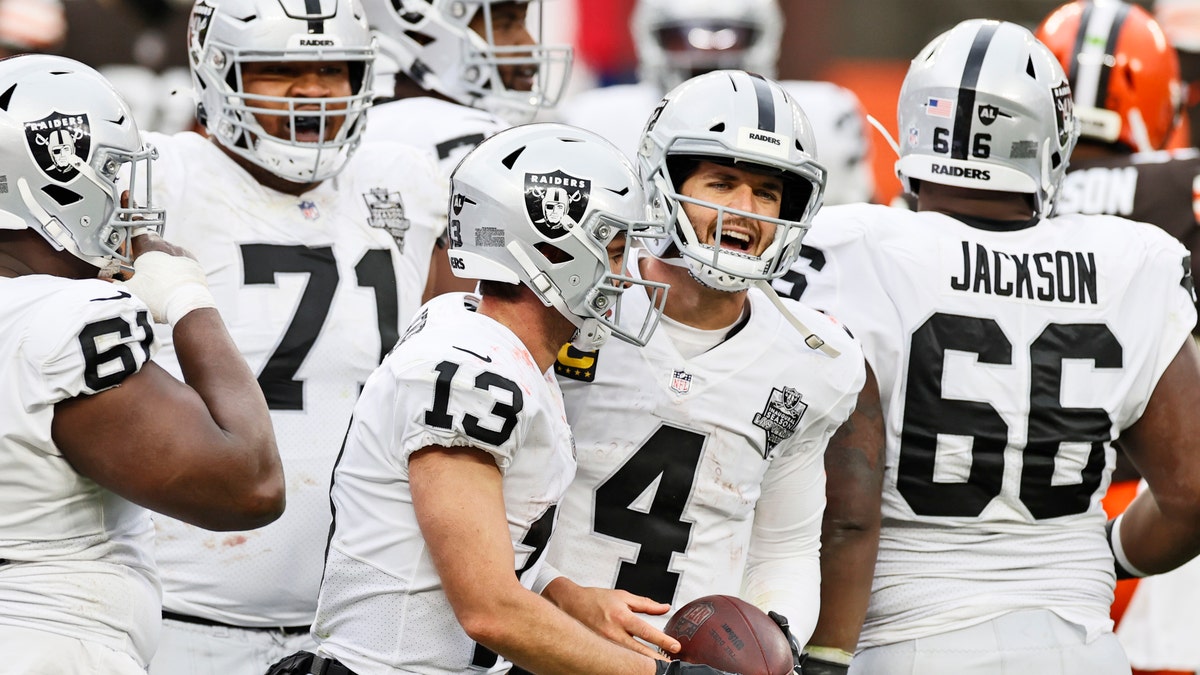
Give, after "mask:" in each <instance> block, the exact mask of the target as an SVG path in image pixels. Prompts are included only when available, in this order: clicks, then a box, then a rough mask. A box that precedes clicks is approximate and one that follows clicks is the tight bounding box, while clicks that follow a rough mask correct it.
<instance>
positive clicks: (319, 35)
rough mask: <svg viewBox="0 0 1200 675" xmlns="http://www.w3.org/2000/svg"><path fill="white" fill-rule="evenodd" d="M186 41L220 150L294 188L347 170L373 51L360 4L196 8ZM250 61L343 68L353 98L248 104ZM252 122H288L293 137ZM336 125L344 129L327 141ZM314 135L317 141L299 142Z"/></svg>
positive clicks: (224, 1)
mask: <svg viewBox="0 0 1200 675" xmlns="http://www.w3.org/2000/svg"><path fill="white" fill-rule="evenodd" d="M187 42H188V59H189V65H190V66H191V71H192V83H193V86H194V88H195V90H196V95H197V98H198V101H197V109H196V111H197V118H198V119H200V120H201V122H202V123H203V124H204V127H205V129H206V130H207V131H208V134H209V135H210V136H212V137H213V138H215V139H216V140H217V141H218V142H219V143H220V144H221V145H222V146H223V147H225V148H227V149H228V150H230V151H231V152H233V153H235V154H237V155H238V156H240V157H243V158H245V159H247V160H249V161H250V162H253V163H254V164H256V165H258V166H260V167H262V168H264V169H266V170H267V171H270V172H271V173H273V174H275V175H276V176H279V177H280V178H282V179H284V180H287V181H291V182H293V183H316V182H320V181H323V180H325V179H327V178H329V177H331V176H333V175H335V174H337V172H338V171H341V169H342V167H343V166H344V165H345V163H346V160H347V159H349V157H350V154H351V153H352V152H353V151H354V148H355V147H356V146H357V145H358V141H359V137H360V136H361V135H362V131H363V127H364V124H365V123H366V116H365V115H364V114H363V113H364V112H365V111H366V109H367V107H368V106H369V105H370V103H371V88H370V83H371V68H372V65H373V63H374V60H375V43H374V39H373V38H372V36H371V32H370V30H369V29H368V28H367V22H366V19H365V17H364V16H363V10H362V7H361V6H360V5H359V3H358V0H220V1H219V2H218V1H217V0H197V2H196V4H195V5H194V6H193V7H192V15H191V19H190V21H189V24H188V37H187ZM253 61H258V62H280V63H282V62H312V61H334V62H346V63H347V64H348V66H349V68H350V90H351V94H350V95H349V96H337V97H327V98H308V97H300V96H262V95H254V96H248V95H247V94H246V91H245V89H244V88H243V84H242V65H243V64H245V63H249V62H253ZM256 116H261V117H263V118H268V117H279V116H284V117H286V118H287V125H286V126H287V130H288V132H289V135H288V137H278V136H273V135H271V134H269V133H267V132H266V131H265V130H264V129H263V126H262V125H261V124H260V122H259V120H258V119H257V117H256ZM336 118H342V119H343V121H342V126H341V128H340V129H339V130H338V132H337V134H336V135H334V136H333V137H332V138H327V137H328V136H329V134H328V133H326V130H327V128H328V127H329V125H331V124H332V123H333V120H334V119H336ZM314 131H315V132H316V133H317V136H318V138H319V139H321V140H318V141H316V142H308V141H303V140H299V139H298V136H299V135H300V134H306V133H309V132H314Z"/></svg>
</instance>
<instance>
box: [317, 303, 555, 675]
mask: <svg viewBox="0 0 1200 675" xmlns="http://www.w3.org/2000/svg"><path fill="white" fill-rule="evenodd" d="M477 302H478V298H476V297H475V296H469V295H466V294H462V293H449V294H445V295H442V296H439V297H437V298H434V299H433V300H431V301H430V302H429V304H427V305H426V306H425V307H424V308H423V309H422V310H421V313H420V314H419V315H418V316H417V318H416V319H415V320H414V321H413V323H412V325H410V326H409V328H408V331H407V332H406V333H405V336H404V338H403V340H402V341H401V343H400V345H399V346H397V347H396V349H395V350H394V351H393V352H392V353H391V354H389V355H388V357H387V359H386V360H384V362H383V365H382V366H380V368H379V370H377V371H376V372H375V374H373V375H372V376H371V378H370V379H369V380H368V381H367V385H366V387H364V389H363V393H362V396H361V398H360V399H359V402H358V405H357V406H356V407H355V409H354V422H353V424H352V425H351V428H350V433H349V435H348V436H347V438H346V446H345V450H344V451H343V452H342V456H341V458H340V459H339V460H338V464H337V468H336V470H335V472H334V479H333V490H332V493H331V498H332V500H333V506H334V513H335V525H334V529H333V532H332V535H331V537H330V542H329V553H328V561H327V563H326V569H325V579H324V581H323V582H322V585H321V602H320V607H319V609H318V611H317V621H316V623H315V624H314V626H313V635H315V636H316V637H317V639H318V640H319V641H320V643H321V652H322V653H323V654H326V655H330V656H334V657H336V658H337V659H339V660H340V661H341V662H342V663H344V664H345V665H346V666H348V667H350V668H351V669H352V670H354V671H355V672H357V673H359V674H360V675H382V674H385V673H445V674H447V675H449V674H450V673H454V674H456V675H458V674H461V673H474V672H485V671H486V670H487V669H488V668H489V667H490V666H492V665H494V664H495V663H496V660H497V659H496V655H495V654H494V653H493V652H490V651H487V650H486V649H484V648H482V647H479V646H478V645H476V643H475V642H473V641H472V640H471V639H470V638H469V637H468V636H467V634H466V632H465V631H464V630H463V629H462V627H461V626H460V625H459V624H458V621H457V620H456V619H455V616H454V611H453V609H452V608H451V607H450V603H449V601H448V600H447V599H446V595H445V592H444V591H443V590H442V586H441V581H440V580H439V578H438V576H437V570H436V569H435V568H434V566H433V560H432V559H431V558H430V556H429V552H428V550H427V548H426V546H425V543H424V541H423V540H422V538H421V532H420V529H419V527H418V525H417V520H416V514H415V512H414V511H413V507H412V496H411V493H410V492H409V486H408V475H407V474H408V457H409V455H411V454H412V453H413V452H416V451H417V450H420V449H422V448H425V447H428V446H431V445H441V446H448V447H453V446H471V447H474V448H478V449H480V450H483V451H486V452H488V453H490V454H491V455H493V457H494V458H495V460H496V465H497V466H498V467H499V468H500V471H501V473H502V474H503V489H504V504H505V508H506V511H507V512H508V523H509V531H510V533H511V535H512V543H513V548H514V550H515V553H516V559H515V564H516V570H515V572H516V574H517V577H518V578H519V579H520V581H521V584H522V585H524V586H525V587H526V588H531V587H532V585H533V581H534V579H535V577H536V576H537V574H538V572H539V570H540V568H541V565H542V564H543V561H542V553H543V552H544V550H545V545H546V540H547V539H548V538H549V537H550V532H551V530H552V529H553V527H554V519H555V505H556V504H557V503H558V501H559V499H560V498H561V496H562V493H563V491H564V490H565V489H566V487H567V484H568V483H570V481H571V478H572V477H573V476H574V473H575V456H574V454H575V453H574V447H573V442H572V440H571V430H570V429H569V428H568V427H567V421H566V417H565V413H564V412H563V403H562V392H561V391H559V388H558V384H557V382H555V380H554V376H553V375H552V374H550V373H549V372H546V373H543V372H539V371H538V369H537V367H536V365H535V364H534V362H533V357H532V356H531V355H530V353H529V351H528V350H527V349H526V347H525V345H524V344H523V343H522V342H521V341H520V340H519V339H518V338H517V336H516V335H514V334H513V333H512V332H511V331H509V330H508V329H507V328H505V327H504V326H503V325H501V324H499V323H497V322H496V321H494V320H492V319H490V318H488V317H485V316H481V315H479V314H476V313H475V312H474V311H473V310H474V305H475V303H477ZM464 499H469V495H464Z"/></svg>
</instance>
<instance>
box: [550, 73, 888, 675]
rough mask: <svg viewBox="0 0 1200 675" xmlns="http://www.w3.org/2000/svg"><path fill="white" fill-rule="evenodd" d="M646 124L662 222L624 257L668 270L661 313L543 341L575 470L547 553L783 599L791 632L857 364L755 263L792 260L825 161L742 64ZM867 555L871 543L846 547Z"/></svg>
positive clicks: (636, 265)
mask: <svg viewBox="0 0 1200 675" xmlns="http://www.w3.org/2000/svg"><path fill="white" fill-rule="evenodd" d="M646 128H647V130H646V133H645V136H644V138H643V140H642V144H641V147H642V148H643V151H642V153H641V154H640V155H639V170H640V175H641V178H642V181H643V182H644V185H645V188H646V190H647V196H648V198H649V200H650V203H651V204H652V205H653V206H654V208H655V209H656V210H657V213H658V214H659V215H661V217H663V218H664V219H665V220H666V221H667V222H668V225H669V227H668V229H669V230H670V232H671V236H670V237H667V238H664V239H662V240H658V241H651V242H650V244H649V246H648V247H647V248H643V249H639V250H638V251H637V255H635V256H634V257H633V258H631V259H630V260H629V261H628V264H627V266H628V274H629V275H630V276H631V277H634V278H641V279H646V280H650V281H654V282H657V283H663V284H669V286H670V294H669V295H668V299H667V304H666V308H665V311H664V315H663V321H662V324H663V325H662V326H661V327H660V328H659V330H658V332H656V333H655V334H654V335H653V337H652V338H651V340H650V342H649V344H647V345H646V347H645V348H644V349H641V350H638V349H634V348H632V347H628V346H627V345H624V344H620V343H612V344H609V345H606V346H605V347H603V348H602V349H600V350H599V351H598V352H596V351H591V352H587V351H581V350H578V349H576V348H575V347H565V348H564V349H563V350H562V352H561V353H560V355H559V359H558V362H557V364H556V366H555V369H556V372H557V373H558V375H559V383H560V386H561V387H562V389H563V394H564V397H565V399H566V402H567V419H568V421H569V422H570V423H571V427H572V429H573V430H574V431H575V436H576V444H577V447H578V453H579V470H578V472H577V475H576V478H575V480H574V482H573V483H572V484H571V486H570V487H569V488H568V489H567V494H566V497H565V498H564V500H563V505H562V507H561V515H560V524H559V528H558V530H557V532H556V534H555V538H554V539H553V540H552V541H551V543H550V548H549V550H548V552H547V557H548V559H549V561H550V563H551V564H552V565H554V566H555V567H557V568H558V569H559V570H560V571H562V573H563V574H565V575H566V577H568V578H570V579H571V580H574V581H577V582H579V583H580V584H583V585H585V586H603V587H609V588H617V589H622V590H626V591H629V592H631V593H635V594H638V595H645V596H648V597H651V598H653V599H655V600H657V601H659V602H663V603H668V604H670V605H672V606H674V607H680V606H682V605H684V604H686V603H688V602H690V601H692V600H694V599H696V598H698V597H700V596H704V595H709V594H712V593H722V594H730V595H738V596H740V597H743V598H744V599H746V600H748V601H750V602H752V603H754V604H756V605H758V606H759V607H761V608H762V609H763V610H764V611H776V612H778V613H780V614H782V615H783V616H785V617H786V618H787V619H788V620H789V622H790V625H791V628H792V631H793V632H794V636H795V637H796V638H797V639H798V640H799V643H800V644H801V645H803V644H805V641H806V640H807V638H808V637H809V635H810V634H811V633H812V632H813V627H814V624H815V623H816V621H817V612H818V607H819V605H820V592H821V590H820V580H821V574H820V562H819V558H818V551H819V549H820V546H821V527H822V513H823V508H824V505H825V472H824V465H823V460H824V456H825V449H826V446H827V444H830V443H831V441H830V438H831V436H833V434H834V432H835V431H836V430H838V428H839V426H841V425H842V424H843V422H845V421H846V420H847V418H848V417H849V416H850V415H851V412H852V411H853V410H854V408H855V405H856V398H857V397H858V395H859V392H860V390H862V389H863V388H864V382H865V380H866V379H867V375H866V372H865V369H864V364H863V358H862V353H861V350H860V349H859V346H858V344H857V342H855V341H854V339H853V338H852V337H851V336H850V335H848V334H847V333H846V332H845V331H844V330H843V329H842V328H841V327H839V326H838V325H836V324H835V323H833V322H831V321H830V320H829V319H828V318H826V317H824V316H822V315H821V314H819V313H817V312H815V311H813V310H811V309H809V308H807V307H804V306H802V305H800V304H799V303H795V302H792V301H779V300H778V298H775V296H774V294H773V292H771V291H770V287H769V286H767V282H768V281H769V280H770V279H771V278H774V277H777V276H778V275H780V274H782V273H784V272H786V271H787V269H788V266H789V265H790V264H791V263H792V261H794V260H795V259H796V256H797V255H798V253H799V250H800V242H801V237H802V235H803V233H804V231H805V229H807V227H808V223H809V220H810V219H811V218H812V215H813V213H814V212H815V211H816V210H817V208H818V207H819V206H820V203H821V194H822V189H823V187H824V184H825V170H824V169H823V168H822V167H821V166H820V165H819V164H818V163H817V162H816V159H815V157H814V154H813V150H812V149H813V147H814V139H813V135H812V134H813V132H812V128H811V127H810V126H809V123H808V120H807V118H806V117H805V115H804V113H803V111H801V110H800V108H799V107H798V106H797V105H796V103H795V100H794V99H793V98H792V97H791V96H790V95H789V94H788V93H787V91H786V90H785V89H784V88H783V87H781V86H780V85H779V84H778V83H776V82H774V81H772V80H769V79H767V78H764V77H762V76H760V75H756V74H752V73H747V72H745V71H740V70H718V71H713V72H710V73H707V74H705V75H700V76H698V77H695V78H692V79H690V80H688V81H686V82H685V83H683V84H682V85H680V86H678V87H676V88H675V89H673V90H672V91H671V92H669V93H668V94H667V95H666V97H664V98H663V99H662V101H661V103H660V104H659V106H658V108H657V109H656V110H655V111H654V114H653V115H652V116H651V117H650V120H649V122H648V124H647V127H646ZM764 287H765V288H764ZM772 298H775V300H774V301H773V300H772ZM625 300H626V302H627V303H628V304H630V305H635V304H637V303H640V304H645V303H646V302H648V299H647V298H646V297H644V294H638V293H636V292H634V293H629V294H627V295H626V298H625ZM776 302H780V303H782V304H778V305H777V304H775V303H776ZM798 325H799V326H801V327H803V326H807V327H808V328H801V330H799V331H798V330H797V326H798ZM873 390H874V386H873V384H872V385H871V386H870V387H869V388H868V392H867V393H866V394H864V397H863V401H864V402H863V403H862V404H861V406H862V409H861V410H860V411H859V413H857V415H858V416H859V418H858V420H856V422H857V424H858V426H859V429H860V433H866V432H865V430H866V429H867V428H869V427H871V426H872V425H874V428H875V429H876V433H875V435H874V438H875V441H876V443H877V447H875V448H868V449H867V450H868V451H871V450H873V451H874V452H876V453H881V452H882V449H881V447H882V419H881V418H880V417H879V416H878V414H877V413H878V409H879V402H878V397H877V396H875V397H874V401H873V403H872V402H871V401H869V400H868V399H870V398H871V396H872V394H871V392H872V391H873ZM872 411H874V416H873V419H870V420H867V419H866V418H869V417H871V416H872ZM845 440H846V439H844V438H839V440H838V441H836V442H834V444H835V445H836V444H839V443H843V442H845ZM832 454H837V453H836V451H835V452H834V453H832ZM871 489H872V490H873V494H874V501H873V504H874V505H875V508H874V515H873V519H872V517H871V516H868V517H867V518H866V520H867V522H868V523H870V522H874V524H875V526H876V527H877V526H878V518H879V510H878V498H879V494H880V488H879V483H878V481H877V480H876V481H874V482H873V483H872V488H871ZM873 561H874V545H873V544H872V545H871V546H870V550H869V555H867V556H865V560H864V561H862V562H864V563H866V564H867V565H868V566H869V565H870V563H872V562H873ZM870 578H871V575H870V570H869V569H868V570H867V571H866V574H865V577H864V580H863V581H862V583H863V584H864V587H863V588H862V589H861V596H862V601H861V603H860V604H861V606H862V607H863V608H864V611H865V604H866V597H867V592H868V590H869V583H870ZM558 583H559V582H557V581H556V582H553V583H551V584H550V585H549V586H547V588H546V589H545V594H546V595H547V596H548V597H551V598H552V599H553V600H554V601H555V603H556V604H560V606H570V605H571V604H572V603H573V602H574V599H573V597H572V593H571V592H572V591H573V590H574V585H573V584H564V586H562V587H559V586H558ZM650 620H651V621H652V622H654V623H656V624H658V625H662V624H663V622H664V621H665V618H663V617H651V618H650ZM859 623H861V618H860V619H859ZM805 670H806V672H807V666H806V667H805Z"/></svg>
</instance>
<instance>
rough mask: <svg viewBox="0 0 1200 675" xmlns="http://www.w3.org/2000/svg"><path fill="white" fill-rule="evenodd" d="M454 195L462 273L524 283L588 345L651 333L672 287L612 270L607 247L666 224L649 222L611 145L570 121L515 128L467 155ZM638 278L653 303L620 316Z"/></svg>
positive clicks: (456, 263)
mask: <svg viewBox="0 0 1200 675" xmlns="http://www.w3.org/2000/svg"><path fill="white" fill-rule="evenodd" d="M450 195H451V196H450V230H449V234H450V251H449V256H450V268H451V269H452V270H454V273H455V274H456V275H457V276H460V277H463V278H467V279H485V280H492V281H502V282H505V283H510V284H518V283H523V284H525V285H526V286H528V287H529V288H531V289H532V290H533V292H534V293H535V294H537V296H538V298H540V299H541V301H542V302H543V303H545V304H546V305H547V306H553V307H554V308H556V309H557V310H558V311H559V312H560V313H562V315H563V316H565V317H567V319H569V320H570V321H571V322H572V323H573V324H575V325H576V326H578V327H579V330H578V331H577V332H576V335H575V339H574V343H575V346H576V347H578V348H579V349H582V350H585V351H594V350H595V349H597V348H599V346H600V345H601V344H603V343H604V341H605V340H606V339H607V338H608V337H609V335H610V334H612V335H616V336H617V337H618V338H621V339H622V340H625V341H626V342H630V343H633V344H636V345H644V344H645V343H646V340H648V339H649V337H650V334H651V333H652V332H653V331H654V328H655V326H657V325H658V320H659V318H660V317H661V315H662V308H663V305H664V303H665V302H666V297H667V286H666V284H659V283H654V282H650V281H644V280H641V279H635V278H633V277H630V276H627V275H626V274H624V273H623V272H622V273H619V274H618V273H614V272H613V271H612V270H611V269H610V266H609V257H608V251H607V249H606V247H607V246H608V245H609V243H611V242H612V240H613V238H614V237H616V236H617V235H618V234H620V233H626V234H627V235H628V236H626V238H625V252H626V255H628V252H629V245H630V243H631V242H632V240H633V239H634V238H635V237H664V236H665V232H664V231H663V227H662V224H661V223H654V222H651V221H649V220H647V217H646V216H647V209H646V200H645V197H644V195H643V193H642V190H641V187H640V185H639V182H638V178H637V174H636V173H635V172H634V170H633V167H632V166H631V165H630V163H629V161H628V160H627V159H625V157H624V156H623V155H622V154H621V151H619V150H617V149H616V147H614V146H613V145H612V144H611V143H609V142H608V141H606V140H604V139H602V138H601V137H600V136H597V135H596V134H593V133H592V132H590V131H584V130H583V129H579V128H576V127H571V126H567V125H565V124H556V123H542V124H526V125H522V126H517V127H513V128H511V129H507V130H505V131H502V132H500V133H498V134H496V135H494V136H492V137H491V138H488V139H487V140H485V141H483V142H482V143H480V144H479V145H478V146H476V148H475V149H473V150H472V151H471V152H470V153H469V154H467V156H466V157H464V158H463V160H462V162H460V163H459V165H458V167H457V168H456V169H455V170H454V173H453V174H452V175H451V176H450ZM562 206H565V209H564V208H561V207H562ZM631 286H639V287H641V288H644V289H645V290H646V292H647V293H648V294H649V296H650V303H649V308H648V310H647V312H646V314H645V315H644V316H641V317H638V319H637V320H634V321H628V322H621V320H620V298H621V293H622V290H623V289H624V288H627V287H631ZM622 323H625V326H627V327H623V326H622V325H621V324H622Z"/></svg>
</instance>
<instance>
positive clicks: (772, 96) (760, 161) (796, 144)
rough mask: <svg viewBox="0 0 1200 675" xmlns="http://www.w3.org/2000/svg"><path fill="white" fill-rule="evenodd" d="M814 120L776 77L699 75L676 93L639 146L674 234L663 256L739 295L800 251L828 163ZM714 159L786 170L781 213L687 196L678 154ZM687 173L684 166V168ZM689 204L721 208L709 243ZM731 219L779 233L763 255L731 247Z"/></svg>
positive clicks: (655, 198)
mask: <svg viewBox="0 0 1200 675" xmlns="http://www.w3.org/2000/svg"><path fill="white" fill-rule="evenodd" d="M816 145H817V144H816V140H815V139H814V138H813V134H812V128H811V126H810V125H809V123H808V118H807V117H805V115H804V112H803V111H802V110H800V107H799V106H798V105H797V104H796V102H795V100H794V99H792V97H791V96H790V95H789V94H788V93H787V91H786V90H785V89H783V87H781V86H780V85H779V84H778V83H777V82H774V81H773V80H768V79H766V78H764V77H762V76H760V75H755V74H751V73H747V72H744V71H740V70H718V71H713V72H711V73H707V74H705V75H700V76H698V77H694V78H692V79H691V80H688V81H687V82H685V83H683V84H682V85H680V86H679V87H676V88H675V89H673V90H672V91H670V92H669V93H668V94H667V95H666V96H665V97H664V98H663V100H662V102H661V103H659V106H658V109H657V110H655V111H654V113H653V114H652V115H651V118H650V121H649V123H648V125H647V127H646V130H645V132H643V134H642V142H641V146H640V147H639V149H638V170H639V172H640V173H641V177H642V182H643V185H644V187H645V189H646V195H647V197H648V198H649V199H650V204H651V206H652V207H653V208H654V209H655V217H657V218H661V219H663V220H664V221H665V222H666V223H667V226H668V229H669V231H670V234H671V237H670V239H667V240H661V241H655V242H652V243H651V251H652V252H654V254H655V255H657V256H659V257H664V256H668V255H670V256H675V255H682V257H683V259H684V261H685V262H686V264H687V266H688V268H689V269H690V270H691V271H692V274H693V276H695V277H696V278H697V279H699V280H700V281H701V282H702V283H704V284H706V285H708V286H711V287H713V288H717V289H721V290H726V291H738V290H742V289H745V288H747V287H749V285H750V283H751V282H752V281H755V280H766V279H774V278H776V277H778V276H780V275H782V274H783V273H785V272H786V271H787V270H788V267H790V266H791V264H792V263H793V262H795V260H796V257H797V256H799V255H800V239H801V237H802V236H803V235H804V231H805V230H807V229H808V227H809V222H810V221H811V219H812V217H813V215H814V214H815V213H816V212H817V209H818V208H820V205H821V196H822V193H823V190H824V188H825V169H824V168H823V167H822V166H821V165H820V164H818V163H817V161H816V154H817V153H816ZM681 158H684V159H686V158H691V159H704V160H709V161H714V162H717V163H722V162H725V163H731V164H733V165H734V166H749V167H751V168H752V169H754V170H761V171H763V172H767V173H771V174H778V175H780V177H781V178H782V179H783V184H784V193H783V200H782V203H781V209H780V213H779V217H778V218H769V217H766V216H761V215H757V214H754V213H748V212H744V211H737V210H735V209H729V208H726V207H724V206H719V205H716V204H712V203H709V202H704V201H700V200H696V199H692V198H690V197H687V196H685V195H683V194H681V193H680V192H679V190H680V186H681V185H682V184H683V181H684V180H685V179H686V176H683V175H672V173H671V172H672V168H673V166H674V167H679V166H680V165H679V164H678V163H676V162H674V161H673V160H675V159H681ZM676 171H678V168H676ZM684 203H692V204H697V205H699V206H704V207H707V208H710V209H713V210H714V211H716V213H717V226H716V231H715V232H714V235H713V237H714V241H712V242H704V241H700V238H699V235H698V234H697V232H696V229H695V227H694V226H693V224H692V223H691V221H690V220H689V219H688V216H687V214H686V213H684V210H683V207H682V205H683V204H684ZM729 216H734V217H738V218H747V219H751V220H756V221H758V222H760V223H763V224H764V225H766V226H769V227H767V230H766V231H767V232H770V231H771V228H773V232H774V236H773V238H772V241H771V243H770V245H769V246H767V247H766V249H765V250H764V251H763V252H762V253H761V255H753V254H750V253H746V252H742V251H736V250H733V249H730V248H725V247H723V246H721V244H720V242H721V235H722V228H723V225H724V223H725V219H726V218H727V217H729Z"/></svg>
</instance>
